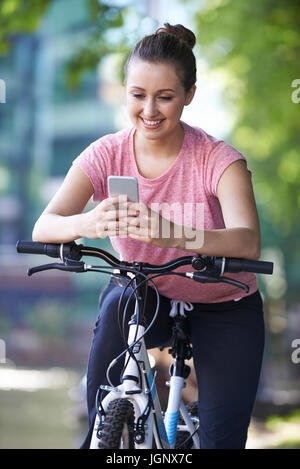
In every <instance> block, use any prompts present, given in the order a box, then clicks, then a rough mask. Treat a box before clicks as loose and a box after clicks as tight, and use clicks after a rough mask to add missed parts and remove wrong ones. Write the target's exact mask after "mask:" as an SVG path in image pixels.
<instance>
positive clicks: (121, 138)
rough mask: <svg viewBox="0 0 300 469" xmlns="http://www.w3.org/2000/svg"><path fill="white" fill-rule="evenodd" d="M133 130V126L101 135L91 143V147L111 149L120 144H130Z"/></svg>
mask: <svg viewBox="0 0 300 469" xmlns="http://www.w3.org/2000/svg"><path fill="white" fill-rule="evenodd" d="M132 131H133V127H126V128H124V129H121V130H118V131H116V132H112V133H108V134H105V135H103V136H101V137H99V138H98V139H97V140H95V141H93V142H92V143H91V144H90V147H93V149H94V150H96V151H97V150H100V151H101V150H106V149H109V150H110V151H111V150H112V149H113V148H115V147H118V146H120V145H121V146H122V145H124V144H129V141H130V135H131V133H132Z"/></svg>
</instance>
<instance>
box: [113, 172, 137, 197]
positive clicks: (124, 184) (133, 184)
mask: <svg viewBox="0 0 300 469" xmlns="http://www.w3.org/2000/svg"><path fill="white" fill-rule="evenodd" d="M107 182H108V195H109V196H110V197H111V196H113V195H127V198H128V200H130V201H131V202H138V201H139V187H138V180H137V178H135V177H132V176H108V178H107Z"/></svg>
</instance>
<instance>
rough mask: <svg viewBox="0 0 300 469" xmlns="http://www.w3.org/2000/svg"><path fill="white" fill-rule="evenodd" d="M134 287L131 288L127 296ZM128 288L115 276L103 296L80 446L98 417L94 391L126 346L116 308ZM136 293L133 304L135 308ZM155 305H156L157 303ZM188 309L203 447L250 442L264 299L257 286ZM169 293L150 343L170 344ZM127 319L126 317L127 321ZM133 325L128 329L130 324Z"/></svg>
mask: <svg viewBox="0 0 300 469" xmlns="http://www.w3.org/2000/svg"><path fill="white" fill-rule="evenodd" d="M131 291H132V290H130V289H127V292H126V295H125V296H124V301H125V300H126V298H128V296H129V295H130V293H131ZM122 292H123V289H122V288H121V287H119V286H116V285H115V284H114V283H113V281H110V283H109V285H108V286H107V287H106V289H105V290H104V291H103V293H102V295H101V297H100V305H99V306H100V308H99V310H100V313H99V316H98V319H97V322H96V324H95V328H94V338H93V342H92V346H91V351H90V357H89V363H88V370H87V402H88V412H89V431H88V434H87V436H86V439H85V441H84V443H83V445H82V446H81V448H82V449H84V448H89V443H90V438H91V434H92V429H93V424H94V419H95V396H96V392H97V389H98V386H99V385H100V384H107V381H106V370H107V368H108V366H109V364H110V362H111V361H112V359H113V358H115V357H116V356H117V355H119V354H120V353H121V352H122V351H123V350H124V343H123V340H122V337H121V335H120V331H119V325H118V317H117V309H118V303H119V298H120V295H121V294H122ZM133 304H134V297H132V301H131V302H130V306H131V307H128V318H129V317H130V316H131V315H132V313H133ZM153 305H154V306H153ZM155 305H156V294H155V292H154V290H153V289H152V288H150V287H149V288H148V301H147V308H146V317H147V320H148V323H149V321H150V320H151V318H152V317H153V314H154V312H155ZM193 306H194V309H193V310H192V311H188V312H187V316H188V325H189V329H190V334H191V339H192V346H193V361H194V367H195V372H196V376H197V384H198V409H199V418H200V445H201V449H217V448H236V449H242V448H244V447H245V444H246V440H247V430H248V426H249V423H250V418H251V413H252V409H253V404H254V401H255V396H256V392H257V387H258V382H259V376H260V370H261V364H262V357H263V349H264V319H263V303H262V299H261V295H260V293H259V291H258V290H257V291H256V292H255V293H253V294H251V295H248V296H246V297H244V298H242V299H241V300H239V301H226V302H222V303H193ZM169 312H170V299H169V298H166V297H164V296H162V295H160V309H159V314H158V317H157V320H156V323H155V324H154V325H153V327H152V328H151V329H150V331H149V333H148V334H147V335H146V336H145V340H146V346H147V348H154V347H158V346H160V345H163V344H166V343H168V342H169V341H170V338H171V318H170V316H169ZM127 322H128V321H126V324H127ZM126 330H128V329H126ZM123 365H124V360H121V361H120V364H117V365H116V366H114V367H113V368H112V369H111V374H110V377H111V381H112V382H113V384H114V385H118V384H119V383H120V373H121V370H122V368H123Z"/></svg>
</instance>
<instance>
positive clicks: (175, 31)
mask: <svg viewBox="0 0 300 469" xmlns="http://www.w3.org/2000/svg"><path fill="white" fill-rule="evenodd" d="M155 34H172V35H173V36H176V37H177V38H178V39H182V40H183V41H185V42H186V43H187V45H188V46H189V47H190V48H191V49H193V47H194V45H195V44H196V36H195V34H194V33H193V32H192V31H191V30H190V29H187V28H185V27H184V26H182V24H175V25H171V24H169V23H164V27H163V28H158V29H157V30H156V31H155Z"/></svg>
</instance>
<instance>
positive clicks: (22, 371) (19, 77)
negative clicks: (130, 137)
mask: <svg viewBox="0 0 300 469" xmlns="http://www.w3.org/2000/svg"><path fill="white" fill-rule="evenodd" d="M299 17H300V4H299V2H295V1H293V0H286V1H285V2H281V1H278V0H277V1H276V0H253V1H252V2H246V1H239V0H197V1H194V0H186V1H181V0H177V1H176V0H172V1H170V0H139V1H137V0H136V1H135V0H115V1H114V0H111V1H109V0H107V1H106V2H102V1H99V0H51V1H50V0H39V1H35V0H26V1H20V0H2V1H1V2H0V447H1V448H77V447H78V446H79V445H80V442H81V440H82V436H83V434H84V432H85V426H86V409H85V400H84V399H85V397H84V389H85V386H84V375H85V368H86V363H87V359H88V353H89V347H90V340H91V335H92V328H93V325H94V321H95V319H96V316H97V305H98V298H99V294H100V293H101V291H102V290H103V288H104V286H105V284H106V283H107V281H108V279H107V278H106V277H105V276H104V275H102V274H96V273H88V274H86V275H76V274H64V273H61V272H59V271H52V272H51V271H48V272H43V273H40V274H38V275H36V276H35V277H30V278H29V277H27V268H28V267H30V266H34V265H40V264H42V263H48V262H51V261H49V259H46V258H43V257H38V256H30V255H18V254H17V253H16V249H15V245H16V242H17V240H19V239H23V240H30V239H31V232H32V228H33V225H34V222H35V220H36V219H37V218H38V217H39V215H40V213H41V212H42V210H43V209H44V207H45V206H46V204H47V203H48V201H49V200H50V198H51V197H52V195H53V194H54V193H55V191H56V190H57V188H58V187H59V185H60V184H61V182H62V180H63V177H64V175H65V174H66V172H67V171H68V168H69V167H70V165H71V164H72V161H73V159H74V158H75V157H76V156H77V155H78V154H79V153H80V152H81V151H82V150H83V149H84V148H85V147H86V146H88V145H89V144H90V143H91V142H92V141H94V140H96V139H97V138H99V137H101V136H102V135H105V134H107V133H111V132H115V131H117V130H119V129H121V128H123V127H124V126H127V125H128V124H129V121H128V117H127V115H126V109H125V107H124V90H123V86H122V80H123V64H124V62H125V60H126V57H127V54H128V52H129V51H130V49H131V47H132V46H133V45H134V44H135V42H136V41H138V40H139V39H141V38H142V37H143V36H144V35H145V34H150V33H152V32H153V31H154V30H155V29H156V28H157V27H158V26H160V25H162V24H163V23H164V22H166V21H168V22H170V23H173V24H176V23H182V24H184V25H185V26H186V27H188V28H191V29H192V30H193V31H194V32H195V34H196V36H197V45H196V47H195V49H194V52H195V54H196V57H197V69H198V81H197V93H196V96H195V99H194V101H193V103H192V104H191V105H190V106H189V107H187V108H186V109H185V111H184V114H183V120H185V121H186V122H187V123H189V124H190V125H196V126H199V127H201V128H203V129H204V130H205V131H206V132H208V133H210V134H212V135H214V136H215V137H217V138H222V139H224V140H226V141H227V142H228V143H231V144H232V145H233V146H235V147H236V148H237V149H238V150H239V151H241V152H242V153H243V154H244V155H245V156H246V158H247V160H248V165H249V168H250V169H251V171H252V172H253V185H254V190H255V196H256V202H257V206H258V210H259V215H260V220H261V231H262V254H261V259H262V260H268V261H272V262H274V265H275V267H274V274H273V275H272V276H259V284H260V289H261V292H262V294H263V297H264V301H265V320H266V349H265V358H264V366H263V371H262V377H261V384H260V387H259V391H258V396H257V402H256V405H255V409H254V413H253V419H252V421H251V426H250V430H249V439H248V443H247V447H248V448H300V292H299V285H300V269H299V267H298V266H299V262H300V245H299V230H300V217H299V212H300V157H299V143H300V132H299V110H300V104H299V103H300V72H299V55H300V34H299V30H300V28H299ZM91 206H92V202H91V203H90V205H89V207H88V208H90V207H91ZM81 242H84V243H86V244H93V245H95V246H98V247H102V248H104V249H108V250H110V251H111V252H113V250H112V247H111V245H110V243H109V242H107V241H103V240H100V241H96V242H95V241H93V242H91V241H89V240H85V239H84V240H81ZM151 354H152V360H153V363H155V366H156V367H157V368H160V370H161V371H162V378H161V379H160V381H159V383H158V386H159V387H160V388H161V392H162V396H163V399H165V392H166V391H165V388H164V381H165V379H164V374H165V377H166V378H167V376H168V373H167V368H168V364H169V362H170V359H169V355H168V354H167V351H165V352H159V351H157V350H153V351H151ZM220 359H221V357H220ZM196 398H197V390H196V382H195V377H194V373H193V372H192V374H191V376H190V378H189V386H188V389H187V390H186V391H185V399H186V400H196Z"/></svg>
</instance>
